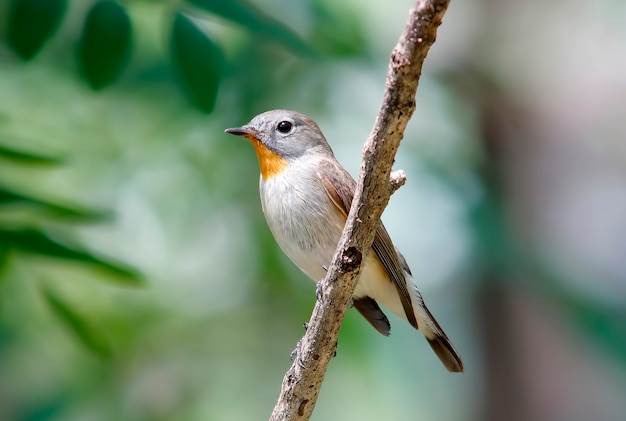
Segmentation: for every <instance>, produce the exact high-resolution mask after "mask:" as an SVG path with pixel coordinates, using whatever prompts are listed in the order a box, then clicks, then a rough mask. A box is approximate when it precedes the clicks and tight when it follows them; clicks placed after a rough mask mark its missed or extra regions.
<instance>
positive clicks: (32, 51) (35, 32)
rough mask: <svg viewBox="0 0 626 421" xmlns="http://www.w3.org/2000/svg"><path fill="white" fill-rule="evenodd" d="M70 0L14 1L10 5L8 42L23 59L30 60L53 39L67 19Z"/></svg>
mask: <svg viewBox="0 0 626 421" xmlns="http://www.w3.org/2000/svg"><path fill="white" fill-rule="evenodd" d="M66 9H67V0H13V1H11V4H10V6H9V14H8V18H9V19H8V31H7V41H8V43H9V46H10V47H11V49H12V50H13V51H14V52H15V53H16V54H17V55H18V56H19V57H20V58H21V59H22V60H30V59H32V58H33V57H35V55H36V54H37V53H38V52H39V50H41V48H42V47H43V45H44V43H45V42H46V41H47V40H48V38H50V37H52V35H54V33H55V32H56V30H57V29H58V27H59V24H60V23H61V20H62V19H63V15H64V14H65V10H66Z"/></svg>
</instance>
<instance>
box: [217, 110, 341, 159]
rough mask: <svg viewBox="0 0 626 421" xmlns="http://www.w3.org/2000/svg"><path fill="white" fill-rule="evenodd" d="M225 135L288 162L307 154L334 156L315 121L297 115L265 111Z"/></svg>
mask: <svg viewBox="0 0 626 421" xmlns="http://www.w3.org/2000/svg"><path fill="white" fill-rule="evenodd" d="M226 132H227V133H231V134H234V135H237V136H244V137H246V138H247V139H248V140H250V141H252V143H253V145H254V147H255V149H257V153H259V152H260V151H259V148H262V147H263V146H264V147H265V148H267V149H269V150H270V151H271V152H274V153H277V154H278V155H280V156H281V157H282V158H284V159H287V160H290V159H297V158H299V157H301V156H302V155H304V154H305V153H307V154H311V153H320V154H323V155H328V154H330V155H331V156H332V155H333V152H332V150H331V148H330V146H329V145H328V142H326V139H325V138H324V135H323V134H322V131H321V130H320V128H319V127H318V126H317V124H316V123H315V121H313V120H312V119H311V118H310V117H307V116H305V115H304V114H300V113H298V112H295V111H289V110H272V111H266V112H264V113H262V114H259V115H257V116H256V117H254V118H253V119H252V120H251V121H250V123H248V124H246V125H245V126H242V127H235V128H231V129H226Z"/></svg>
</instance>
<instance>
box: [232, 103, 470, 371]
mask: <svg viewBox="0 0 626 421" xmlns="http://www.w3.org/2000/svg"><path fill="white" fill-rule="evenodd" d="M226 132H227V133H230V134H233V135H237V136H243V137H245V138H246V139H248V140H249V141H250V142H251V143H252V146H254V149H255V150H256V154H257V157H258V159H259V166H260V168H261V177H260V182H259V190H260V193H261V205H262V208H263V213H264V214H265V219H266V220H267V223H268V225H269V228H270V230H271V231H272V234H273V235H274V238H275V239H276V242H277V243H278V245H279V246H280V248H281V249H282V250H283V252H284V253H285V254H286V255H287V256H288V257H289V259H291V261H292V262H293V263H295V264H296V265H297V266H298V267H299V268H300V269H301V270H302V271H303V272H304V273H305V274H306V275H307V276H308V277H309V278H311V279H312V280H313V281H315V282H318V281H320V280H321V279H323V278H324V277H325V275H326V268H328V267H329V265H330V262H331V260H332V258H333V254H334V253H335V249H336V248H337V244H338V243H339V238H340V237H341V234H342V232H343V228H344V225H345V223H346V220H347V217H348V213H349V211H350V206H351V204H352V199H353V197H354V193H355V191H356V181H355V180H354V178H352V176H351V175H350V174H349V173H348V172H347V171H346V170H345V169H344V168H343V167H342V166H341V164H339V162H338V161H337V159H336V158H335V155H334V154H333V151H332V149H331V148H330V145H329V144H328V142H327V141H326V139H325V138H324V135H323V134H322V132H321V130H320V128H319V127H318V126H317V124H316V123H315V122H314V121H313V120H312V119H311V118H309V117H307V116H305V115H303V114H300V113H297V112H295V111H288V110H273V111H267V112H265V113H262V114H259V115H257V116H256V117H254V118H253V119H252V120H251V121H250V123H248V124H246V125H245V126H242V127H236V128H230V129H226ZM353 302H354V307H355V308H356V309H357V310H358V311H359V313H361V315H362V316H363V317H365V319H366V320H367V321H368V322H369V323H370V324H371V325H372V326H373V327H374V328H375V329H376V330H378V331H379V332H380V333H382V334H383V335H385V336H388V335H389V333H390V329H391V325H390V323H389V320H388V319H387V317H386V316H385V314H384V313H383V311H382V310H381V309H380V307H379V305H378V304H379V303H380V304H382V305H383V306H384V307H385V308H388V309H389V310H391V311H392V312H393V313H395V314H396V315H398V316H399V317H400V318H402V319H404V320H406V321H408V322H409V323H410V324H411V326H413V327H414V328H415V329H417V330H419V331H420V332H421V333H422V334H423V335H424V336H425V337H426V340H427V341H428V343H429V344H430V346H431V347H432V349H433V351H435V354H437V356H438V357H439V359H440V360H441V362H442V363H443V365H444V366H445V367H446V368H447V369H448V371H451V372H462V371H463V362H462V361H461V357H459V354H458V353H457V351H456V349H455V348H454V346H453V345H452V343H451V342H450V339H448V337H447V336H446V334H445V333H444V331H443V330H442V329H441V327H440V326H439V323H437V321H436V320H435V318H434V317H433V315H432V314H431V313H430V311H429V310H428V308H427V307H426V305H425V304H424V300H423V298H422V295H421V294H420V292H419V290H418V289H417V285H416V284H415V282H414V281H413V277H412V276H411V271H410V269H409V267H408V265H407V263H406V260H405V259H404V257H403V256H402V255H401V254H400V252H398V250H397V249H396V248H395V246H394V245H393V243H392V242H391V238H390V237H389V234H388V233H387V230H386V229H385V227H384V225H383V224H382V222H379V224H378V228H377V230H376V236H375V238H374V242H373V244H372V249H371V250H370V252H369V254H368V256H367V258H366V262H365V266H364V267H363V269H362V271H361V277H360V278H359V281H358V283H357V286H356V290H355V291H354V295H353Z"/></svg>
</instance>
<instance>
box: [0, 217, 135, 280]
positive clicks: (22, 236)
mask: <svg viewBox="0 0 626 421" xmlns="http://www.w3.org/2000/svg"><path fill="white" fill-rule="evenodd" d="M2 246H6V247H9V248H11V247H12V248H17V249H20V250H24V251H27V252H31V253H36V254H40V255H44V256H49V257H56V258H61V259H68V260H75V261H78V262H85V263H90V264H93V265H95V266H97V267H100V268H102V269H106V270H108V271H110V272H113V273H114V274H116V275H121V277H122V280H121V283H123V284H125V285H128V286H140V285H142V282H141V280H140V279H139V273H138V272H136V271H135V270H133V269H131V268H128V267H125V266H123V265H121V264H118V263H113V262H110V261H107V260H104V259H103V258H100V257H97V256H95V255H93V254H91V253H89V252H86V251H79V250H75V249H73V248H70V247H68V246H66V245H64V244H62V243H60V242H58V241H56V240H54V239H52V238H50V237H48V236H47V235H45V234H44V233H42V232H41V231H37V230H34V229H6V228H0V248H2Z"/></svg>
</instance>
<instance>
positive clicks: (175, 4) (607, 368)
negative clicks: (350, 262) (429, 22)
mask: <svg viewBox="0 0 626 421" xmlns="http://www.w3.org/2000/svg"><path fill="white" fill-rule="evenodd" d="M411 6H412V2H411V1H408V0H402V1H397V2H387V1H382V0H378V1H368V2H362V1H357V0H348V1H343V2H337V1H332V0H303V1H299V2H293V1H288V0H266V1H262V0H256V1H250V2H249V3H248V2H244V1H243V0H233V1H219V0H194V1H174V0H172V1H157V0H152V1H150V0H127V1H119V2H113V1H87V0H82V1H79V0H0V34H1V36H2V43H1V44H0V270H1V272H0V420H11V421H43V420H55V421H56V420H64V421H65V420H69V421H74V420H81V421H82V420H93V421H100V420H102V421H104V420H107V421H108V420H120V421H125V420H129V421H130V420H132V421H136V420H139V421H144V420H145V421H153V420H154V421H157V420H158V421H161V420H163V421H164V420H177V421H178V420H190V421H191V420H193V421H195V420H198V421H199V420H203V421H206V420H253V419H255V420H256V419H266V418H267V417H268V416H269V413H270V412H271V409H272V408H273V405H274V403H275V399H276V397H277V396H278V391H279V387H280V382H281V380H282V376H283V374H284V372H285V371H286V369H287V368H288V366H289V365H290V361H289V353H290V352H291V350H292V349H293V348H294V346H295V343H296V341H297V340H298V339H299V338H300V337H301V335H302V334H303V332H304V331H303V328H302V324H303V322H305V321H307V320H308V318H309V315H310V312H311V309H312V308H313V304H314V286H313V283H311V282H310V281H308V280H307V279H306V278H305V276H304V275H302V274H301V273H300V272H299V271H298V270H297V268H295V267H294V266H293V265H292V264H291V263H290V262H289V261H288V260H287V259H286V258H285V257H284V256H283V255H282V253H281V252H280V251H279V250H278V248H277V246H276V245H275V243H274V241H273V239H272V237H271V235H270V233H269V231H268V229H267V227H266V225H265V221H264V219H263V215H262V213H261V209H260V204H259V200H258V190H257V183H258V164H257V162H256V157H255V155H254V151H253V148H252V147H250V145H249V144H248V143H247V142H245V141H242V140H241V139H237V138H232V137H229V136H228V135H226V134H224V133H223V130H224V128H226V127H231V126H235V125H240V124H243V123H245V122H247V121H248V120H249V119H250V118H251V117H252V116H254V115H255V114H258V113H260V112H262V111H265V110H267V109H272V108H290V109H296V110H298V111H301V112H304V113H306V114H308V115H310V116H312V117H313V118H314V119H315V120H316V121H317V122H318V123H319V125H320V126H321V127H322V129H323V130H324V132H325V134H326V136H327V138H328V139H329V141H330V143H331V144H332V146H333V147H334V149H335V153H336V155H337V157H338V159H339V160H340V161H341V162H342V163H343V164H344V165H345V166H346V167H347V168H348V169H349V170H350V171H351V173H352V174H353V175H355V176H356V175H357V172H358V168H359V165H360V158H361V147H362V144H363V142H364V140H365V138H366V137H367V135H368V133H369V130H370V129H371V126H372V124H373V121H374V118H375V115H376V113H377V111H378V107H379V104H380V101H381V98H382V92H383V88H384V82H385V74H386V68H387V61H388V57H389V54H390V51H391V49H392V47H393V46H394V45H395V42H396V40H397V38H398V36H399V34H400V33H401V31H402V29H403V26H404V23H405V21H406V18H407V14H408V10H409V8H410V7H411ZM625 21H626V3H624V2H620V1H616V0H598V1H595V2H586V1H582V0H570V1H564V0H557V1H553V2H541V1H538V0H534V1H526V2H515V1H512V0H502V1H491V0H468V1H453V2H452V4H451V5H450V8H449V10H448V13H447V15H446V17H445V19H444V23H443V25H442V26H441V28H440V30H439V36H438V40H437V43H436V44H435V45H434V48H433V49H432V51H431V54H430V55H429V57H428V59H427V62H426V65H425V69H424V75H423V76H422V79H421V83H420V88H419V91H418V95H417V110H416V112H415V115H414V117H413V120H412V122H411V123H410V125H409V127H408V129H407V132H406V135H405V139H404V141H403V144H402V146H401V148H400V151H399V154H398V157H397V163H396V168H402V169H404V170H405V171H406V172H407V175H408V182H407V184H406V185H405V186H404V187H403V188H402V189H400V190H399V191H398V192H397V193H396V194H395V195H394V196H393V197H392V199H391V202H390V205H389V207H388V208H387V210H386V212H385V215H384V216H383V220H384V221H385V222H386V224H387V227H388V229H389V231H390V233H391V235H392V237H393V238H394V241H395V242H396V245H397V246H398V247H399V248H400V249H401V250H402V251H403V253H404V254H405V256H406V257H407V259H408V261H409V264H410V265H411V267H412V270H413V273H414V275H415V277H416V278H417V280H418V282H419V284H420V286H421V288H422V291H423V293H424V295H425V297H426V300H427V302H428V303H429V306H430V308H431V310H432V311H433V313H434V314H435V315H436V316H437V318H438V319H439V321H440V322H441V324H442V325H443V326H444V327H445V328H446V331H447V332H448V334H449V335H450V337H451V338H452V339H453V341H454V343H455V344H456V347H457V348H458V350H459V351H460V353H461V355H462V356H463V358H464V360H465V365H466V373H464V374H462V375H452V374H449V373H447V372H446V371H445V370H444V368H443V367H442V366H441V364H440V363H439V362H438V360H437V359H436V357H435V356H434V354H433V353H432V352H431V351H430V349H429V347H428V346H427V344H426V342H425V341H424V340H423V339H422V338H421V337H420V335H418V334H417V333H415V332H414V331H412V329H410V328H409V327H408V326H407V325H406V324H405V323H402V322H401V321H400V320H398V319H396V318H392V319H391V322H392V325H393V334H392V336H391V337H390V338H384V337H382V336H380V335H379V334H378V333H377V332H375V331H374V330H373V329H371V327H369V325H368V324H367V323H366V322H364V320H362V319H361V318H360V317H359V316H358V314H356V312H355V311H349V312H348V315H347V318H346V321H345V324H344V326H343V328H342V331H341V335H340V340H339V349H338V355H337V357H336V358H335V359H334V360H333V361H332V362H331V365H330V368H329V372H328V375H327V378H326V381H325V383H324V386H323V388H322V392H321V395H320V398H319V401H318V404H317V407H316V410H315V412H314V415H313V419H315V420H494V421H496V420H504V419H506V420H531V419H532V420H568V421H570V420H581V421H583V420H585V421H586V420H590V419H593V420H595V421H600V420H624V419H626V400H625V399H624V396H626V183H625V180H626V142H625V140H626V126H625V124H624V121H626V105H625V103H624V98H625V97H626V54H624V52H625V51H626V25H623V22H625Z"/></svg>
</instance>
